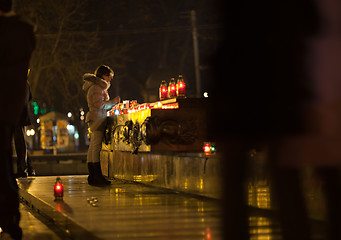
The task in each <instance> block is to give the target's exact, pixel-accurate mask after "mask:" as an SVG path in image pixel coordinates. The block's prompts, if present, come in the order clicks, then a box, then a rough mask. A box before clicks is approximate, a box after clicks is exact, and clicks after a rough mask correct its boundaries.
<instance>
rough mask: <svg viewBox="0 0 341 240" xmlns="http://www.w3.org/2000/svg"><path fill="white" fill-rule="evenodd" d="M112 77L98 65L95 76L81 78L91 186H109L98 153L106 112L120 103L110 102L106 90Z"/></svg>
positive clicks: (115, 99)
mask: <svg viewBox="0 0 341 240" xmlns="http://www.w3.org/2000/svg"><path fill="white" fill-rule="evenodd" d="M113 77H114V71H113V70H112V69H111V68H110V67H108V66H105V65H100V66H99V67H98V68H97V69H96V71H95V74H91V73H86V74H84V76H83V80H84V84H83V90H84V91H85V92H86V93H87V97H86V98H87V102H88V107H89V112H88V113H87V115H86V119H85V122H86V123H87V124H88V126H89V128H90V132H91V134H90V145H89V149H88V155H87V163H88V169H89V177H88V183H89V184H90V185H93V186H105V185H110V181H107V180H106V179H105V178H104V177H103V175H102V170H101V165H100V151H101V148H102V139H103V136H104V131H105V126H106V110H108V109H110V108H111V107H112V106H113V105H115V104H117V103H119V102H120V97H115V98H114V99H112V100H110V97H109V94H108V88H109V87H110V82H111V80H112V79H113Z"/></svg>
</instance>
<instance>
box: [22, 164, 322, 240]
mask: <svg viewBox="0 0 341 240" xmlns="http://www.w3.org/2000/svg"><path fill="white" fill-rule="evenodd" d="M253 169H254V172H257V166H254V167H253ZM251 175H252V176H251V177H250V178H249V180H248V182H249V183H248V205H249V207H248V213H249V226H250V239H252V240H277V239H282V233H281V226H280V223H279V218H278V208H277V207H276V201H275V200H274V199H273V196H272V195H271V181H270V180H269V178H267V177H266V175H267V174H266V172H263V173H262V174H258V175H257V174H251ZM302 177H303V179H304V192H305V197H306V201H307V208H308V213H309V219H310V220H309V221H310V225H311V228H312V239H314V240H315V239H316V240H317V239H326V237H325V236H326V223H325V203H324V197H323V194H322V190H321V181H319V180H318V178H316V177H314V175H313V174H312V172H311V171H309V169H306V170H305V171H303V172H302ZM61 179H62V181H63V185H64V200H63V201H59V202H58V201H55V198H54V192H53V187H54V184H55V181H56V176H49V177H34V178H28V179H18V183H19V187H20V189H21V190H20V191H21V196H22V197H23V198H24V200H23V202H25V204H26V205H27V206H30V207H31V208H32V205H34V207H33V209H35V211H37V209H38V210H39V212H40V214H42V215H44V216H45V217H46V216H48V217H49V218H50V219H48V220H47V222H50V223H51V222H52V223H53V224H55V225H57V227H58V228H59V230H57V231H56V228H54V227H53V226H52V227H51V224H50V226H49V227H50V228H51V229H52V230H53V231H55V232H56V233H57V235H58V236H57V235H55V234H53V233H52V232H51V231H50V230H49V229H47V231H46V226H45V227H44V226H42V225H41V223H40V225H36V224H35V221H34V219H33V217H32V216H31V214H29V213H27V214H26V215H25V214H24V215H23V217H22V221H21V225H22V226H23V228H24V239H44V237H45V236H48V239H58V237H60V238H61V239H92V240H93V239H164V240H167V239H223V237H222V235H223V233H222V232H223V231H222V207H221V205H220V202H219V201H218V200H213V199H208V198H203V197H194V196H193V195H188V194H181V193H176V192H174V191H168V190H164V189H160V188H156V187H149V186H146V185H143V184H139V183H131V182H127V181H122V180H114V181H113V184H112V185H111V186H109V187H102V188H101V187H93V186H89V185H88V184H87V176H85V175H82V176H62V177H61ZM21 208H23V207H21ZM58 214H59V215H58ZM37 221H38V220H37ZM45 222H46V221H45ZM53 224H52V225H53ZM24 226H25V227H26V230H25V227H24ZM75 233H76V234H75ZM44 234H45V235H44ZM73 234H74V235H73ZM34 236H37V237H34Z"/></svg>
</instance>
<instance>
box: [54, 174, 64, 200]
mask: <svg viewBox="0 0 341 240" xmlns="http://www.w3.org/2000/svg"><path fill="white" fill-rule="evenodd" d="M63 196H64V186H63V184H62V180H61V179H60V177H57V179H56V183H55V184H54V197H55V200H56V201H57V200H63Z"/></svg>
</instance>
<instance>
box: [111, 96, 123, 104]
mask: <svg viewBox="0 0 341 240" xmlns="http://www.w3.org/2000/svg"><path fill="white" fill-rule="evenodd" d="M113 100H114V102H115V103H119V102H120V101H121V98H120V97H119V96H117V97H115V98H114V99H113Z"/></svg>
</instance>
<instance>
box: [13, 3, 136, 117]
mask: <svg viewBox="0 0 341 240" xmlns="http://www.w3.org/2000/svg"><path fill="white" fill-rule="evenodd" d="M16 3H17V4H16V11H17V12H18V13H19V14H21V15H23V16H27V17H28V18H29V20H30V21H31V22H32V23H33V24H34V26H35V27H36V35H37V48H36V50H35V52H34V55H33V56H32V60H31V64H30V68H31V72H30V77H29V82H30V84H31V89H32V94H33V96H34V98H35V99H38V100H39V101H43V102H46V104H47V106H54V107H56V108H57V109H63V108H64V109H65V108H66V107H67V108H68V109H70V110H73V111H76V110H77V108H79V107H80V106H84V104H85V96H84V94H83V93H82V90H81V87H82V81H81V80H82V75H83V74H84V73H85V72H87V71H93V70H94V68H95V67H96V66H97V65H98V64H100V63H103V62H118V63H120V67H123V66H122V65H124V62H125V61H126V60H125V58H126V57H125V56H126V54H125V51H127V50H128V48H129V46H128V45H124V46H116V47H115V48H114V49H110V50H109V49H101V46H100V39H99V37H98V31H96V30H95V31H93V30H92V31H89V30H88V25H89V24H91V22H89V21H88V20H87V19H86V15H85V12H86V9H87V7H88V6H87V2H86V1H85V0H72V1H69V0H58V1H55V0H35V1H30V0H17V2H16ZM120 58H121V59H120ZM72 108H73V109H72Z"/></svg>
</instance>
